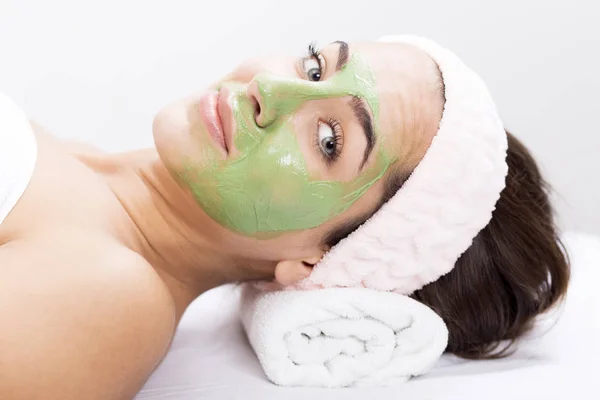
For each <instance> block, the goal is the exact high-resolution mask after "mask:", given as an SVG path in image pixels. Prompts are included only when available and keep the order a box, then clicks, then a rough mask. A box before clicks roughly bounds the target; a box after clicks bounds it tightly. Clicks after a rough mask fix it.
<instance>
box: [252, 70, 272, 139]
mask: <svg viewBox="0 0 600 400" xmlns="http://www.w3.org/2000/svg"><path fill="white" fill-rule="evenodd" d="M246 94H247V96H248V98H249V99H250V101H251V102H252V107H253V108H254V121H255V122H256V125H258V126H259V127H261V128H265V127H267V126H268V125H269V124H270V123H271V122H273V121H268V120H267V119H266V117H265V103H264V97H263V96H262V95H261V93H260V88H259V86H258V82H257V81H256V79H253V80H252V81H250V84H249V85H248V88H247V89H246Z"/></svg>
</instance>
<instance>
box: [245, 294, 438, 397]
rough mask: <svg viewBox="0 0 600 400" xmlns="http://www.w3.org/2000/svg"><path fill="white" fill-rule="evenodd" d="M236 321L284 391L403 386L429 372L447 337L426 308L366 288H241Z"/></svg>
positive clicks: (264, 366)
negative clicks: (291, 389) (309, 388)
mask: <svg viewBox="0 0 600 400" xmlns="http://www.w3.org/2000/svg"><path fill="white" fill-rule="evenodd" d="M240 311H241V318H242V323H243V325H244V328H245V330H246V334H247V336H248V339H249V341H250V344H251V345H252V347H253V349H254V351H255V353H256V355H257V356H258V359H259V361H260V363H261V365H262V367H263V370H264V371H265V373H266V375H267V377H268V378H269V379H270V380H271V381H272V382H273V383H275V384H278V385H282V386H317V387H345V386H372V385H382V384H388V383H391V382H398V381H401V382H404V381H407V380H408V379H409V378H410V377H412V376H416V375H422V374H424V373H426V372H427V371H429V370H430V369H431V368H432V367H433V366H434V365H435V363H436V361H437V360H438V359H439V357H440V355H441V354H442V353H443V351H444V349H445V348H446V345H447V342H448V330H447V328H446V325H445V324H444V322H443V321H442V319H441V318H440V317H439V316H438V315H437V314H436V313H435V312H433V311H432V310H431V309H430V308H428V307H427V306H425V305H423V304H421V303H419V302H417V301H415V300H413V299H411V298H409V297H407V296H404V295H400V294H396V293H389V292H379V291H374V290H370V289H364V288H332V289H322V290H314V291H263V290H261V289H258V288H257V287H255V286H253V285H251V284H246V285H244V287H243V289H242V296H241V307H240Z"/></svg>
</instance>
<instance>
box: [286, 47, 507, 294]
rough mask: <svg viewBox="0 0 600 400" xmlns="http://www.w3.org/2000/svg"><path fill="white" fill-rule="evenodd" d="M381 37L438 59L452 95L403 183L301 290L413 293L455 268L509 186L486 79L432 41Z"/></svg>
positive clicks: (504, 146)
mask: <svg viewBox="0 0 600 400" xmlns="http://www.w3.org/2000/svg"><path fill="white" fill-rule="evenodd" d="M380 41H381V42H396V43H406V44H410V45H413V46H416V47H418V48H420V49H421V50H423V51H424V52H425V53H427V54H428V55H429V56H430V57H431V58H432V59H433V60H434V61H435V62H436V63H437V64H438V66H439V69H440V71H441V73H442V78H443V81H444V86H445V97H446V103H445V106H444V111H443V114H442V119H441V121H440V124H439V130H438V132H437V134H436V136H435V137H434V139H433V141H432V143H431V146H430V147H429V149H428V150H427V152H426V154H425V156H424V157H423V160H422V161H421V162H420V163H419V165H418V166H417V167H416V168H415V170H414V171H413V173H412V175H411V176H410V178H409V179H408V180H407V181H406V182H405V184H404V186H403V187H402V188H401V189H400V190H399V191H398V192H397V193H396V194H395V195H394V197H392V199H390V200H389V201H388V202H387V203H386V204H385V205H384V206H383V207H382V208H381V209H380V210H379V211H378V212H377V213H376V214H375V215H373V216H372V217H371V218H370V219H369V220H368V221H367V222H365V223H364V224H363V225H362V226H361V227H360V228H358V229H357V230H356V231H354V232H353V233H352V234H350V235H349V236H348V237H346V238H345V239H344V240H342V241H341V242H340V243H338V244H337V245H336V246H334V247H333V248H332V249H331V250H330V251H329V252H328V253H327V254H326V255H325V256H324V257H323V259H322V260H321V261H320V262H319V263H318V264H317V265H316V266H315V267H314V269H313V271H312V273H311V275H310V276H309V277H308V278H306V279H304V280H302V281H300V282H298V283H297V284H296V285H295V286H294V288H296V289H313V288H327V287H367V288H371V289H375V290H381V291H394V292H397V293H400V294H410V293H412V292H414V291H415V290H418V289H420V288H422V287H423V286H425V285H427V284H428V283H430V282H433V281H435V280H437V279H438V278H439V277H441V276H442V275H444V274H447V273H448V272H450V271H451V270H452V268H454V265H455V263H456V261H457V260H458V258H459V257H460V256H461V254H462V253H463V252H464V251H465V250H467V249H468V248H469V246H470V245H471V243H472V241H473V239H474V238H475V236H476V235H477V234H478V233H479V232H480V231H481V230H482V229H483V228H484V227H485V226H486V225H487V224H488V223H489V222H490V220H491V218H492V212H493V211H494V209H495V206H496V202H497V201H498V199H499V197H500V192H501V191H502V190H503V189H504V186H505V178H506V174H507V171H508V167H507V164H506V150H507V146H508V145H507V136H506V133H505V131H504V127H503V125H502V122H501V121H500V118H499V116H498V113H497V111H496V107H495V105H494V102H493V101H492V98H491V96H490V93H489V92H488V89H487V87H486V85H485V84H484V83H483V81H482V80H481V78H480V77H479V76H478V75H477V74H476V73H475V72H473V71H472V70H471V69H469V68H468V67H467V66H466V65H465V64H463V63H462V61H461V60H460V59H459V58H458V57H457V56H456V55H455V54H453V53H452V52H450V51H449V50H447V49H445V48H443V47H441V46H439V45H438V44H436V43H435V42H433V41H431V40H428V39H423V38H418V37H413V36H386V37H383V38H381V39H380Z"/></svg>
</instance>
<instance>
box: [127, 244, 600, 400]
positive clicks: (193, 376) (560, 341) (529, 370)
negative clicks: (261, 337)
mask: <svg viewBox="0 0 600 400" xmlns="http://www.w3.org/2000/svg"><path fill="white" fill-rule="evenodd" d="M565 242H566V244H567V246H568V248H569V251H570V255H571V258H572V263H573V276H572V282H571V287H570V290H569V296H568V298H567V301H566V303H565V306H564V307H563V309H562V310H561V315H560V318H559V319H558V322H556V323H554V324H552V327H551V328H550V329H549V328H548V327H542V326H540V327H539V330H541V331H545V332H546V333H545V334H544V335H543V336H542V335H541V333H539V332H536V333H534V334H533V335H532V338H531V339H527V340H525V341H523V342H521V345H520V346H519V350H518V351H517V352H516V353H515V354H514V355H512V356H510V357H509V358H506V359H501V360H494V361H465V360H461V359H458V358H456V357H453V356H444V357H442V359H440V361H439V362H438V364H437V365H436V367H435V368H434V369H433V371H431V372H430V373H429V374H428V375H426V376H423V377H419V378H415V379H412V380H411V381H409V382H408V383H406V384H402V385H396V386H389V387H380V388H364V389H362V388H361V389H311V388H284V387H278V386H276V385H273V384H272V383H271V382H269V381H268V380H267V378H266V377H265V375H264V373H263V371H262V369H261V367H260V365H259V363H258V361H257V359H256V357H255V355H254V353H253V351H252V348H251V347H250V345H249V343H248V341H247V339H246V337H245V335H244V332H243V329H242V326H241V324H240V322H239V319H238V316H237V298H236V295H235V293H236V292H235V290H234V288H232V287H222V288H218V289H215V290H212V291H210V292H208V293H205V294H204V295H203V296H201V297H200V298H199V299H197V300H196V301H195V302H194V303H193V304H192V306H191V307H190V308H189V309H188V310H187V312H186V314H185V315H184V317H183V319H182V321H181V325H180V327H179V329H178V332H177V334H176V336H175V339H174V341H173V344H172V347H171V350H170V351H169V353H168V354H167V356H166V357H165V359H164V361H163V363H162V364H161V365H160V366H159V368H158V369H157V370H156V371H155V373H154V374H153V375H152V376H151V377H150V379H149V380H148V382H147V383H146V385H145V387H144V388H143V389H142V391H141V392H140V393H139V394H138V396H137V397H136V400H142V399H168V400H198V399H210V400H213V399H224V400H230V399H231V400H235V399H244V400H259V399H260V400H263V399H285V400H299V399H327V400H338V399H349V400H359V399H360V400H377V399H463V400H464V399H467V400H468V399H477V400H480V399H491V400H493V399H502V400H505V399H569V398H572V399H579V398H581V399H583V398H586V399H587V398H590V399H592V398H600V376H598V375H599V373H600V368H598V363H599V361H600V293H598V290H597V282H598V280H599V279H598V278H600V237H596V236H591V235H585V234H576V233H570V234H567V235H565Z"/></svg>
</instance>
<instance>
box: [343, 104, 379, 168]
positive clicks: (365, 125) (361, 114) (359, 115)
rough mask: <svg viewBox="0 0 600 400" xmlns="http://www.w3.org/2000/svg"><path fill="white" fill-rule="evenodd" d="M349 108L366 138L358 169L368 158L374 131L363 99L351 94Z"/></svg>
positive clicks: (373, 140)
mask: <svg viewBox="0 0 600 400" xmlns="http://www.w3.org/2000/svg"><path fill="white" fill-rule="evenodd" d="M349 104H350V108H351V109H352V113H353V114H354V117H355V118H356V119H357V120H358V123H359V124H360V127H361V131H362V132H363V134H364V135H365V139H367V145H366V146H365V152H364V154H363V159H362V162H361V163H360V170H362V169H363V167H364V166H365V164H366V163H367V160H368V159H369V155H371V151H372V150H373V147H374V146H375V133H374V132H373V121H372V119H371V115H370V114H369V111H367V107H366V106H365V103H364V101H363V100H361V99H360V98H358V97H356V96H352V98H351V99H350V102H349Z"/></svg>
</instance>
